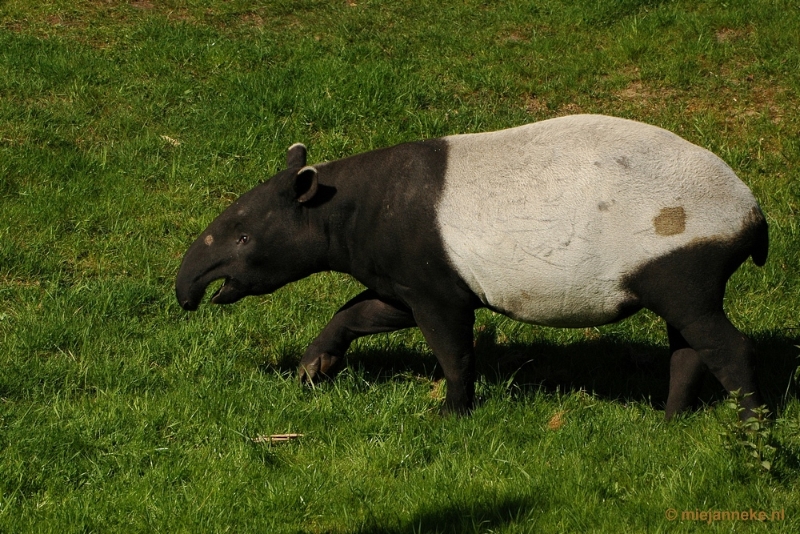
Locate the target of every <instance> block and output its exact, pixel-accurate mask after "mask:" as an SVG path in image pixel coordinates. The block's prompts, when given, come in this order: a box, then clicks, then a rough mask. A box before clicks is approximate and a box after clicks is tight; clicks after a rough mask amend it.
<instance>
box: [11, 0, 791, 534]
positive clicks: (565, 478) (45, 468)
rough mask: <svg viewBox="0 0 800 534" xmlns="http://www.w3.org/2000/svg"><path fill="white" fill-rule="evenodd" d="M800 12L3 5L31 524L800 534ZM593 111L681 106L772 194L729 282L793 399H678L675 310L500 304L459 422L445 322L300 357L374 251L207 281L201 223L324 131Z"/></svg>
mask: <svg viewBox="0 0 800 534" xmlns="http://www.w3.org/2000/svg"><path fill="white" fill-rule="evenodd" d="M798 35H800V10H798V9H797V4H796V2H794V1H791V0H746V1H745V0H729V1H728V2H727V3H721V2H717V1H711V0H706V1H700V2H696V1H689V0H678V1H659V0H615V1H607V2H606V1H603V2H601V1H597V0H563V1H560V2H559V1H556V0H541V1H522V0H520V1H516V2H512V1H495V2H481V1H478V0H442V1H440V2H437V3H435V4H434V3H426V2H412V1H407V0H387V1H378V0H354V1H347V0H325V1H322V0H299V1H291V2H290V1H287V0H275V1H264V2H246V1H244V0H231V1H227V2H222V1H211V0H187V1H181V0H171V1H165V2H161V1H157V0H138V1H131V2H111V1H102V0H73V1H67V0H47V1H43V2H34V1H32V0H0V532H8V533H12V532H13V533H17V532H37V533H39V532H54V533H55V532H58V533H64V532H227V531H230V532H251V531H252V532H275V533H283V532H287V533H294V532H336V533H353V534H355V533H364V534H366V533H405V532H443V533H444V532H447V533H461V532H508V533H511V532H673V531H676V532H695V531H706V530H708V531H714V532H734V531H735V532H750V531H763V530H766V529H769V530H770V531H776V532H800V505H799V504H798V494H800V401H799V400H798V387H797V386H798V382H797V378H798V377H797V368H798V360H797V356H798V349H797V347H796V346H797V345H800V320H798V311H797V310H798V309H800V275H799V274H798V270H799V269H800V227H799V225H798V212H800V171H798V168H800V114H799V113H798V109H799V108H798V106H799V105H800V42H799V41H798ZM579 112H591V113H607V114H612V115H617V116H622V117H627V118H633V119H637V120H642V121H645V122H649V123H652V124H656V125H659V126H662V127H665V128H668V129H670V130H673V131H675V132H676V133H678V134H680V135H682V136H684V137H686V138H687V139H689V140H690V141H692V142H695V143H697V144H699V145H702V146H704V147H706V148H709V149H710V150H712V151H714V152H716V153H717V154H719V155H720V156H721V157H723V158H724V159H725V160H726V161H727V162H728V163H729V164H730V165H731V166H732V167H733V168H734V169H735V170H736V171H737V173H738V174H739V176H740V177H741V178H742V179H743V180H744V181H745V182H746V183H747V184H748V185H749V186H750V187H751V188H752V190H753V191H754V193H755V195H756V197H757V198H758V199H759V202H760V203H761V205H762V207H763V209H764V211H765V213H766V214H767V217H768V220H769V223H770V239H771V250H770V259H769V261H768V263H767V265H766V266H765V267H764V268H761V269H759V268H757V267H755V266H754V265H753V264H752V262H747V263H746V264H745V265H744V266H743V267H742V268H741V269H740V270H739V271H738V272H737V273H736V274H735V275H734V277H733V278H732V280H731V282H730V283H729V286H728V295H727V299H726V309H727V310H728V312H729V315H730V317H731V319H732V321H733V322H734V324H736V325H737V326H738V327H739V328H740V329H741V330H742V331H744V332H746V333H747V334H748V335H749V336H751V337H752V338H753V339H754V341H755V342H756V345H757V348H758V353H759V372H760V381H761V385H762V388H763V392H764V394H765V398H766V400H767V402H768V405H769V409H770V410H771V411H772V412H773V415H772V420H773V423H771V424H770V425H769V426H767V427H763V428H762V427H758V428H750V429H744V428H742V427H741V426H740V425H738V424H737V423H736V413H735V410H734V409H733V408H732V407H731V405H730V403H729V402H727V401H726V397H725V395H724V392H723V391H721V388H720V386H719V385H718V384H717V383H716V382H713V381H712V380H709V381H708V383H707V385H706V387H705V389H704V391H703V401H704V404H703V406H702V407H701V408H700V409H698V410H697V411H695V412H693V413H690V414H688V415H686V416H685V417H682V418H680V419H679V420H678V421H675V422H672V423H665V422H664V421H663V415H664V413H663V404H664V401H665V397H666V391H667V381H668V376H667V368H668V361H667V358H668V354H667V346H666V332H665V328H664V325H663V323H662V322H661V321H660V320H658V318H656V317H654V316H653V315H651V314H647V313H641V314H639V315H636V316H634V317H633V318H631V319H628V320H626V321H624V322H621V323H618V324H614V325H609V326H606V327H602V328H592V329H585V330H583V329H581V330H557V329H549V328H543V327H536V326H531V325H523V324H520V323H516V322H514V321H511V320H509V319H506V318H504V317H501V316H498V315H496V314H492V313H490V312H488V311H481V312H480V313H479V314H478V322H477V324H476V346H477V352H478V355H479V371H480V380H479V384H478V393H479V396H480V404H479V407H478V408H477V409H476V410H475V412H474V414H473V415H472V416H471V417H467V418H451V417H446V418H443V417H440V416H439V415H438V408H439V406H440V403H441V400H442V398H443V391H442V386H443V383H442V382H441V379H440V372H439V369H438V368H437V366H436V361H435V359H434V357H433V356H432V354H431V352H430V350H429V349H428V347H427V345H426V344H425V343H424V341H423V339H422V337H421V335H420V334H419V332H418V331H416V330H409V331H404V332H399V333H395V334H391V335H379V336H374V337H371V338H367V339H363V340H361V341H359V342H358V343H356V344H355V345H354V347H353V349H352V351H351V353H350V355H349V358H348V363H349V367H348V369H347V370H346V371H344V372H343V373H342V375H340V376H339V378H338V379H337V380H336V381H334V382H332V383H324V384H321V385H319V386H317V387H316V388H313V389H312V388H303V387H300V386H299V385H298V383H297V382H296V379H295V375H294V369H295V367H296V365H297V362H298V361H299V358H300V355H301V354H302V352H303V350H304V349H305V346H306V345H307V344H308V343H309V342H310V341H311V340H312V339H313V337H314V336H315V335H316V333H317V332H318V331H319V330H320V329H321V328H322V326H323V325H324V324H325V322H326V321H327V319H328V318H329V317H330V316H331V315H332V314H333V313H334V311H335V310H336V309H337V308H338V306H340V305H341V304H342V303H343V302H344V301H345V300H347V299H348V298H349V297H351V296H353V295H354V294H356V293H357V292H359V291H360V288H359V285H358V283H356V282H355V281H353V280H352V279H350V278H348V277H347V276H344V275H339V274H331V273H323V274H319V275H315V276H313V277H310V278H308V279H306V280H303V281H301V282H298V283H296V284H293V285H291V286H288V287H286V288H283V289H282V290H280V291H278V292H277V293H275V294H274V295H270V296H267V297H262V298H250V299H245V300H244V301H242V302H240V303H238V304H236V305H233V306H229V307H214V306H210V305H204V306H202V307H201V308H200V310H199V311H198V312H196V313H194V314H189V313H186V312H184V311H182V310H181V309H180V307H179V306H178V304H177V302H176V301H175V298H174V290H173V284H174V277H175V274H176V272H177V269H178V265H179V263H180V258H181V256H182V254H183V252H184V251H185V249H186V248H187V247H188V245H189V244H190V243H191V241H192V240H193V239H194V238H195V236H196V235H197V234H198V233H199V232H200V231H201V230H202V229H203V228H204V227H205V226H206V224H207V223H208V222H210V220H211V219H212V218H213V217H214V216H216V214H218V213H219V212H220V211H221V210H222V209H223V208H224V207H225V206H227V205H228V204H229V203H230V202H231V201H232V200H233V199H235V198H236V197H237V195H239V194H241V193H243V192H245V191H247V190H248V189H250V188H251V187H253V186H254V185H255V184H257V183H258V182H259V181H260V180H264V179H267V178H268V177H269V176H271V175H272V174H273V173H274V172H276V171H277V170H279V168H280V166H281V165H282V162H283V161H284V158H285V150H286V148H287V147H288V146H289V145H291V144H292V143H294V142H298V141H299V142H304V143H305V144H306V145H307V146H308V147H309V157H310V161H311V162H318V161H324V160H329V159H334V158H339V157H342V156H346V155H350V154H354V153H358V152H361V151H365V150H369V149H372V148H377V147H382V146H386V145H390V144H394V143H398V142H402V141H407V140H414V139H420V138H431V137H437V136H441V135H445V134H451V133H464V132H478V131H488V130H493V129H499V128H504V127H510V126H514V125H519V124H523V123H526V122H530V121H535V120H541V119H545V118H549V117H554V116H558V115H565V114H570V113H579ZM288 432H295V433H301V434H303V437H301V438H299V439H297V440H293V441H291V442H289V443H285V444H280V445H277V444H273V445H270V444H265V443H261V442H259V440H258V439H254V438H258V437H259V436H265V435H271V434H276V433H288ZM750 510H753V511H756V512H758V511H765V512H766V514H767V515H768V520H766V521H752V520H749V519H748V520H744V519H741V517H740V520H739V521H735V520H732V519H728V520H723V519H721V517H717V518H716V520H715V519H714V515H713V512H715V511H716V512H723V511H747V512H749V511H750ZM672 511H674V512H675V513H676V514H677V517H676V518H673V517H671V514H672ZM708 511H711V512H712V514H711V519H705V516H702V518H701V516H700V512H708ZM772 511H778V512H782V514H783V515H776V516H775V517H774V518H773V517H772V516H771V514H772ZM688 512H691V513H692V514H695V513H696V516H692V514H689V513H688ZM773 519H774V520H773Z"/></svg>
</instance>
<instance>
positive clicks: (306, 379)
mask: <svg viewBox="0 0 800 534" xmlns="http://www.w3.org/2000/svg"><path fill="white" fill-rule="evenodd" d="M340 359H341V358H340V357H339V356H334V355H332V354H328V353H327V352H323V353H322V354H318V355H316V356H313V357H308V355H306V356H304V357H303V359H302V360H301V361H300V368H299V369H298V376H299V378H300V382H301V383H303V384H314V382H319V381H320V380H324V379H326V378H333V376H334V375H335V374H336V371H337V370H338V366H337V365H336V364H337V363H338V362H339V360H340Z"/></svg>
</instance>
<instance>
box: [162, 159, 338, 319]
mask: <svg viewBox="0 0 800 534" xmlns="http://www.w3.org/2000/svg"><path fill="white" fill-rule="evenodd" d="M286 160H287V169H286V170H284V171H282V172H280V173H278V174H276V175H275V176H273V177H272V178H271V179H270V180H268V181H267V182H265V183H263V184H260V185H258V186H257V187H255V188H254V189H252V190H251V191H248V192H247V193H245V194H244V195H242V196H241V197H239V199H238V200H236V201H235V202H234V203H233V204H232V205H230V206H229V207H228V208H227V209H226V210H225V211H223V212H222V213H221V214H220V215H219V216H218V217H217V218H216V219H214V221H212V222H211V224H210V225H209V226H208V228H206V229H205V231H203V233H202V234H200V236H199V237H198V238H197V239H196V240H195V242H194V243H193V244H192V245H191V246H190V247H189V250H187V251H186V255H185V256H184V258H183V262H182V263H181V267H180V270H179V271H178V277H177V280H176V283H175V294H176V296H177V298H178V302H179V303H180V305H181V306H182V307H183V308H184V309H186V310H195V309H197V307H198V306H199V304H200V301H201V300H202V299H203V296H204V295H205V292H206V288H207V287H208V285H209V284H210V283H212V282H214V281H215V280H220V279H222V280H224V283H223V285H222V286H221V287H220V288H219V289H218V290H217V292H216V293H215V294H214V295H213V296H212V297H211V302H214V303H215V304H230V303H232V302H236V301H237V300H239V299H241V298H242V297H246V296H248V295H263V294H265V293H271V292H272V291H275V290H276V289H278V288H280V287H281V286H283V285H285V284H288V283H289V282H292V281H294V280H298V279H300V278H303V277H305V276H308V275H309V274H311V273H313V272H315V271H317V270H321V269H322V267H321V266H320V262H321V261H322V260H321V258H320V254H321V252H322V251H321V249H322V248H323V247H322V246H321V243H320V239H319V235H318V234H319V229H318V228H315V227H314V226H313V225H310V224H308V216H307V215H308V214H307V213H306V211H307V210H308V209H310V208H309V206H310V205H311V204H314V202H313V201H314V200H315V198H317V197H319V196H321V195H320V194H319V193H320V189H322V188H321V187H320V186H319V181H318V178H317V170H316V169H314V168H313V167H306V166H305V165H306V148H305V147H304V146H303V145H301V144H295V145H292V146H291V147H290V148H289V152H288V154H287V157H286Z"/></svg>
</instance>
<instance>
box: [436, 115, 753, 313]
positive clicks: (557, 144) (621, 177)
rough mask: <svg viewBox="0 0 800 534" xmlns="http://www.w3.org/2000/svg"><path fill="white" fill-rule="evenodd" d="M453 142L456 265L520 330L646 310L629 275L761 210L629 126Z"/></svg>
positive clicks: (445, 220) (720, 176) (736, 185)
mask: <svg viewBox="0 0 800 534" xmlns="http://www.w3.org/2000/svg"><path fill="white" fill-rule="evenodd" d="M446 140H447V142H448V164H447V172H446V176H445V186H444V190H443V192H442V196H441V198H440V200H439V204H438V206H437V223H438V227H439V231H440V234H441V238H442V241H443V244H444V246H445V250H446V253H447V255H448V259H449V261H450V263H451V264H452V265H453V267H454V268H455V269H456V270H457V271H458V273H459V275H460V276H461V277H462V278H463V280H464V281H465V282H466V283H467V285H468V286H469V287H470V289H471V290H472V291H473V292H474V293H475V294H476V295H477V296H478V297H479V298H480V299H481V301H482V302H483V303H484V304H485V305H487V306H489V307H491V308H493V309H495V310H497V311H500V312H503V313H505V314H507V315H509V316H511V317H513V318H515V319H518V320H521V321H526V322H531V323H536V324H543V325H551V326H592V325H598V324H604V323H607V322H611V321H614V320H616V319H618V318H619V316H620V313H621V311H622V310H623V309H625V308H626V307H628V306H630V305H635V303H636V301H637V300H638V299H637V296H636V295H632V294H631V293H630V291H629V290H628V289H626V287H625V284H624V281H625V278H626V276H629V275H631V274H633V273H635V272H636V270H637V269H638V268H641V266H643V265H644V264H646V263H647V262H648V261H651V260H653V259H655V258H658V257H661V256H663V255H665V254H668V253H669V252H671V251H674V250H677V249H680V248H681V247H684V246H686V245H689V244H690V243H692V242H695V241H697V240H704V239H716V238H725V237H728V236H731V235H733V234H735V233H736V232H737V231H738V230H739V229H741V227H742V222H743V220H744V218H745V217H746V215H747V214H748V213H749V211H750V209H751V208H752V207H753V206H755V205H756V202H755V200H754V199H753V197H752V194H751V193H750V191H749V189H748V188H747V187H746V186H745V185H744V184H743V183H742V182H741V181H740V180H739V179H738V178H737V177H736V175H735V174H734V173H733V171H731V170H730V168H729V167H728V166H727V165H725V163H723V162H722V161H721V160H720V159H719V158H717V157H716V156H714V155H713V154H711V153H710V152H708V151H706V150H704V149H701V148H699V147H696V146H695V145H692V144H690V143H688V142H687V141H684V140H683V139H681V138H679V137H677V136H675V135H673V134H671V133H669V132H666V131H665V130H661V129H659V128H655V127H652V126H647V125H643V124H640V123H634V122H631V121H624V120H620V119H611V118H608V117H598V116H575V117H568V118H562V119H555V120H552V121H544V122H539V123H535V124H532V125H528V126H523V127H520V128H515V129H511V130H505V131H501V132H493V133H489V134H474V135H463V136H453V137H449V138H446Z"/></svg>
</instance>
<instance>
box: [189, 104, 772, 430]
mask: <svg viewBox="0 0 800 534" xmlns="http://www.w3.org/2000/svg"><path fill="white" fill-rule="evenodd" d="M767 235H768V234H767V223H766V221H765V218H764V215H763V213H762V211H761V209H760V208H759V205H758V203H757V202H756V200H755V198H754V197H753V194H752V193H751V192H750V190H749V189H748V187H747V186H746V185H745V184H744V183H743V182H742V181H741V180H740V179H739V178H738V177H737V176H736V175H735V174H734V172H733V171H732V170H731V168H730V167H729V166H728V165H726V164H725V163H724V162H723V161H722V160H721V159H720V158H718V157H717V156H715V155H714V154H712V153H711V152H709V151H707V150H705V149H703V148H700V147H698V146H696V145H693V144H691V143H689V142H688V141H686V140H684V139H682V138H680V137H678V136H677V135H675V134H672V133H670V132H668V131H666V130H663V129H661V128H658V127H655V126H650V125H646V124H642V123H639V122H634V121H631V120H624V119H618V118H612V117H607V116H600V115H574V116H567V117H561V118H555V119H550V120H545V121H541V122H536V123H533V124H528V125H524V126H519V127H516V128H511V129H508V130H502V131H496V132H489V133H477V134H465V135H453V136H448V137H443V138H440V139H430V140H425V141H419V142H411V143H405V144H401V145H397V146H394V147H390V148H383V149H379V150H374V151H371V152H366V153H363V154H358V155H355V156H352V157H348V158H345V159H341V160H337V161H331V162H327V163H320V164H316V165H310V166H309V165H307V163H306V148H305V146H303V145H302V144H299V143H298V144H294V145H292V146H291V147H289V150H288V154H287V158H286V170H284V171H281V172H279V173H278V174H276V175H275V176H273V177H272V178H271V179H269V180H268V181H266V182H264V183H262V184H260V185H258V186H256V187H255V188H254V189H252V190H251V191H249V192H247V193H245V194H244V195H242V196H241V197H240V198H239V199H238V200H236V201H235V202H234V203H233V204H232V205H231V206H230V207H228V208H227V209H226V210H225V211H224V212H223V213H222V214H221V215H219V216H218V217H217V218H216V219H215V220H214V221H213V222H212V223H211V224H210V225H209V226H208V228H207V229H206V230H205V231H203V233H202V234H200V236H199V237H198V238H197V240H196V241H195V242H194V243H193V244H192V245H191V246H190V247H189V249H188V251H187V252H186V255H185V257H184V258H183V262H182V264H181V267H180V271H179V273H178V276H177V283H176V294H177V298H178V301H179V303H180V305H181V306H182V307H183V308H185V309H187V310H194V309H196V308H197V307H198V305H199V303H200V301H201V300H202V298H203V296H204V293H205V290H206V287H207V286H208V285H209V284H210V283H211V282H213V281H215V280H219V279H224V284H223V285H222V286H221V287H220V288H219V290H218V291H217V292H216V293H215V294H214V295H213V297H212V298H211V302H214V303H217V304H228V303H232V302H235V301H237V300H239V299H241V298H242V297H245V296H247V295H263V294H267V293H271V292H273V291H275V290H276V289H278V288H280V287H282V286H284V285H286V284H288V283H289V282H292V281H295V280H298V279H301V278H303V277H306V276H308V275H310V274H312V273H316V272H319V271H326V270H332V271H339V272H343V273H349V274H350V275H352V276H353V277H355V279H356V280H358V281H359V282H360V283H362V284H363V285H364V286H366V289H365V290H364V291H363V292H362V293H361V294H359V295H358V296H356V297H355V298H353V299H352V300H350V301H349V302H347V303H346V304H345V305H344V306H342V308H341V309H340V310H339V311H338V312H336V314H335V315H334V316H333V318H332V319H331V321H330V322H329V323H328V324H327V326H326V327H325V328H324V329H323V330H322V332H321V333H320V334H319V336H317V338H316V339H315V340H314V341H313V342H312V343H311V345H310V346H309V347H308V349H307V350H306V352H305V355H304V356H303V357H302V359H301V362H300V370H299V373H300V377H301V379H302V380H306V381H310V380H314V379H317V378H319V377H321V376H323V375H326V374H328V372H329V371H330V370H331V369H332V368H333V366H334V365H335V364H336V363H337V361H339V360H341V359H342V357H343V355H344V354H345V351H346V350H347V349H348V347H349V346H350V344H351V342H352V341H353V340H355V339H356V338H358V337H360V336H364V335H368V334H374V333H378V332H389V331H393V330H398V329H402V328H408V327H412V326H417V327H419V328H420V330H421V331H422V334H423V335H424V337H425V340H426V341H427V342H428V344H429V345H430V347H431V349H432V350H433V353H434V354H435V356H436V358H437V360H438V362H439V365H440V366H441V368H442V371H443V373H444V377H445V380H446V384H447V394H446V398H445V404H444V408H443V410H444V411H446V412H447V411H449V412H459V413H463V412H468V411H469V410H470V409H471V408H472V406H473V402H474V396H475V385H474V384H475V379H476V376H475V374H476V371H475V355H474V351H473V325H474V321H475V310H476V309H477V308H480V307H487V308H489V309H491V310H494V311H496V312H499V313H502V314H505V315H507V316H509V317H512V318H514V319H517V320H520V321H525V322H528V323H534V324H538V325H547V326H556V327H590V326H595V325H602V324H606V323H610V322H614V321H618V320H620V319H622V318H624V317H627V316H629V315H631V314H633V313H635V312H636V311H637V310H639V309H641V308H647V309H650V310H652V311H653V312H655V313H656V314H658V315H659V316H661V317H663V318H664V319H665V320H666V323H667V333H668V339H669V348H670V352H671V362H670V385H669V394H668V398H667V404H666V417H667V418H668V419H669V418H671V417H672V416H673V415H675V414H676V413H678V412H680V411H681V410H684V409H686V408H687V407H689V406H690V405H691V403H692V402H693V401H694V400H695V398H696V395H697V388H698V384H699V383H700V381H701V378H702V376H703V374H704V373H705V371H706V369H708V370H710V371H711V373H713V375H714V376H715V377H716V378H717V379H718V380H719V381H720V382H721V383H722V385H723V386H724V387H725V389H727V390H728V391H729V392H734V391H738V392H739V393H740V394H741V395H742V396H743V397H742V400H741V402H742V405H743V408H744V410H743V411H742V412H741V417H742V418H743V419H746V418H749V417H751V416H752V415H754V412H753V409H754V408H756V407H757V406H759V405H760V404H761V400H760V398H759V394H758V391H757V386H756V380H755V372H754V349H753V345H752V344H751V342H750V341H749V340H748V339H747V338H746V337H745V336H744V335H743V334H742V333H741V332H739V331H738V330H737V329H736V328H735V327H734V326H733V325H732V324H731V323H730V321H729V320H728V319H727V317H726V315H725V313H724V311H723V307H722V301H723V295H724V292H725V285H726V283H727V280H728V278H729V277H730V276H731V274H732V273H733V272H734V271H735V270H736V269H737V268H738V267H739V265H741V264H742V263H743V262H744V261H745V260H746V259H747V258H748V257H752V259H753V261H754V262H755V264H756V265H763V264H764V262H765V261H766V257H767V248H768V246H767V243H768V238H767Z"/></svg>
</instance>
